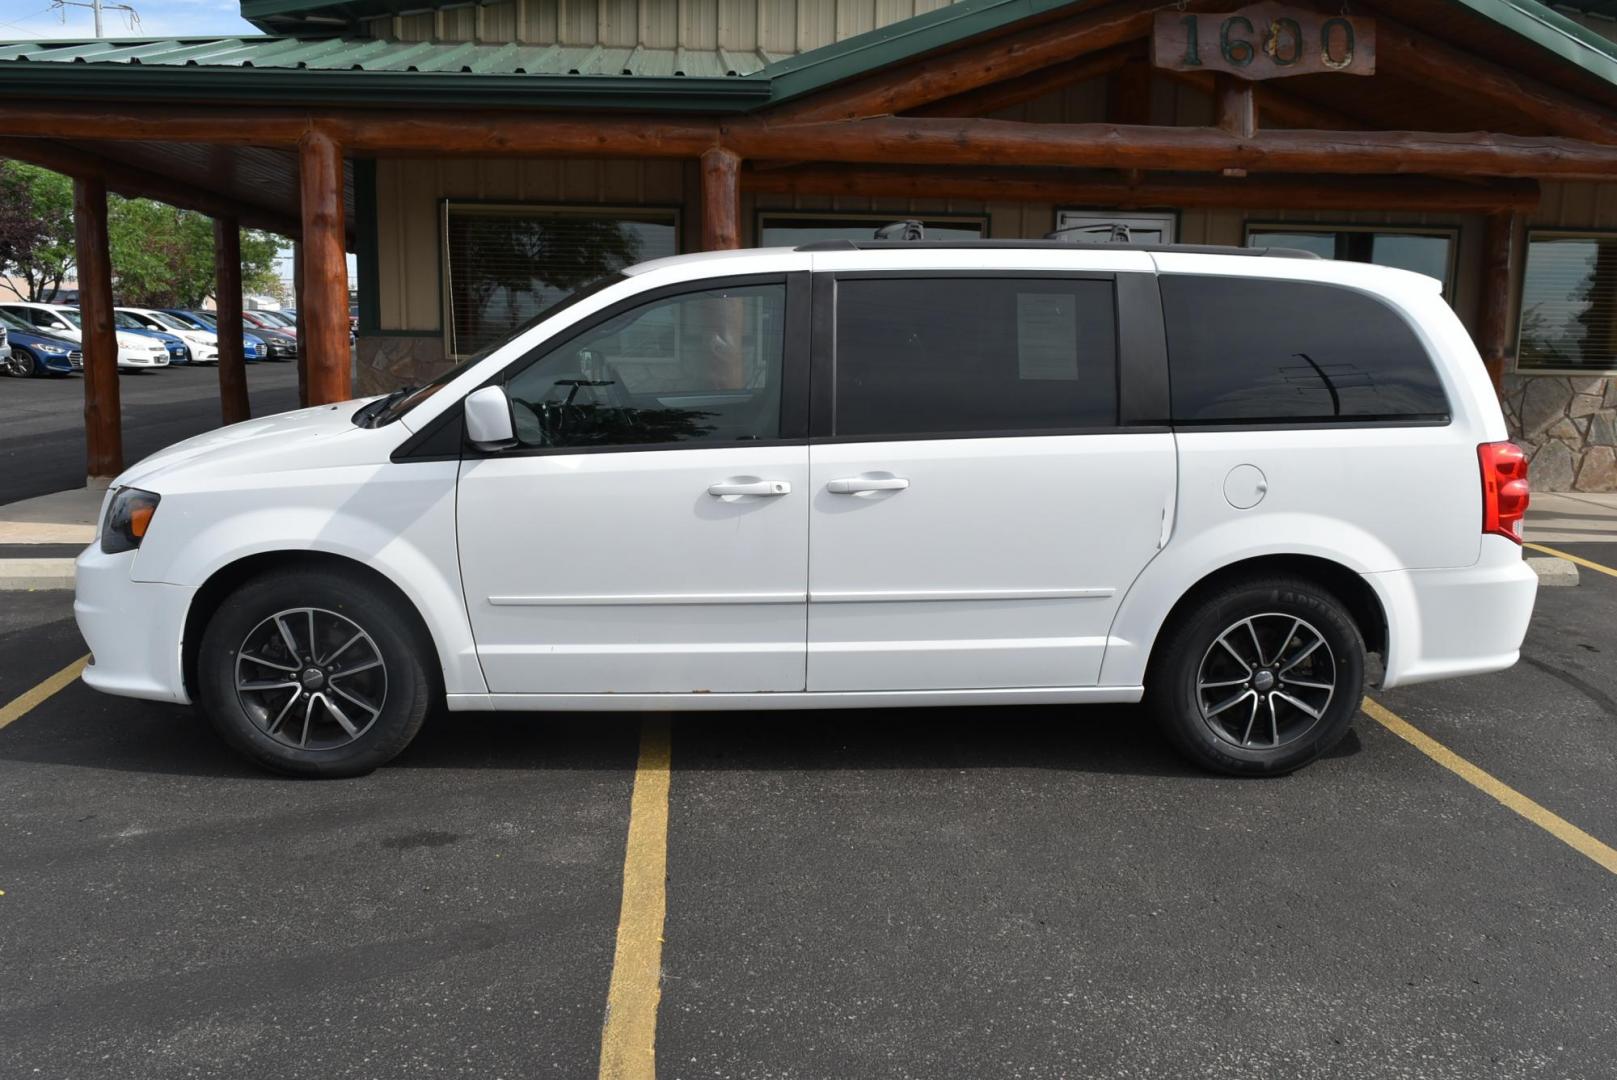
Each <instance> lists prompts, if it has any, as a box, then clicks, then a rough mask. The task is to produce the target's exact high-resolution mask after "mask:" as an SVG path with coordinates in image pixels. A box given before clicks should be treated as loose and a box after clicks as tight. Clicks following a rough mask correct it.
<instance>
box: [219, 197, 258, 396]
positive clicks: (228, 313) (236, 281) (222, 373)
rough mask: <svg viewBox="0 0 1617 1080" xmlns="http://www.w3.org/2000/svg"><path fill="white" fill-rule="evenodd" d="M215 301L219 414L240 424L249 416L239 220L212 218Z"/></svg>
mask: <svg viewBox="0 0 1617 1080" xmlns="http://www.w3.org/2000/svg"><path fill="white" fill-rule="evenodd" d="M213 273H214V289H213V299H214V303H215V304H217V305H218V308H219V311H218V322H219V416H220V419H221V420H222V422H224V423H226V424H239V423H241V422H242V421H243V420H246V419H247V418H248V417H250V416H251V415H252V406H251V405H250V404H249V403H248V401H247V364H246V357H245V356H244V355H243V346H242V325H241V223H240V222H238V221H236V220H235V219H234V218H228V217H216V218H214V219H213Z"/></svg>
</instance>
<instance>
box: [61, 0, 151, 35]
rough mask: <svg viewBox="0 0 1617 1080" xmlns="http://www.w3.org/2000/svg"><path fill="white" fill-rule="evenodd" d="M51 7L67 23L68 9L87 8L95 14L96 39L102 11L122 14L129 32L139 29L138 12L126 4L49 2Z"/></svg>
mask: <svg viewBox="0 0 1617 1080" xmlns="http://www.w3.org/2000/svg"><path fill="white" fill-rule="evenodd" d="M51 7H52V8H54V9H56V10H57V11H60V12H61V13H62V21H63V22H66V21H67V9H68V8H70V7H80V8H89V9H90V10H91V11H92V12H94V14H95V36H96V37H100V36H101V12H102V10H103V9H105V10H107V11H121V12H123V13H124V21H125V22H126V23H128V24H129V29H130V30H138V29H139V28H140V12H138V11H136V10H135V9H134V8H133V7H131V6H130V5H128V4H108V3H104V2H103V0H51Z"/></svg>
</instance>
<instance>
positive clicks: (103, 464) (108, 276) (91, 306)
mask: <svg viewBox="0 0 1617 1080" xmlns="http://www.w3.org/2000/svg"><path fill="white" fill-rule="evenodd" d="M73 231H74V244H75V247H76V254H77V258H78V268H79V318H80V321H81V322H82V323H83V327H84V333H83V342H84V440H85V465H86V469H85V471H86V472H87V473H88V474H89V478H90V479H91V480H98V479H102V480H110V479H112V478H113V477H115V476H117V475H118V474H119V473H121V472H123V469H124V443H123V417H122V414H121V413H120V404H119V401H118V332H117V330H116V329H115V328H114V327H113V323H112V257H111V255H110V254H109V253H108V250H107V184H106V181H105V180H104V179H102V178H101V177H100V176H80V177H76V178H75V179H74V180H73Z"/></svg>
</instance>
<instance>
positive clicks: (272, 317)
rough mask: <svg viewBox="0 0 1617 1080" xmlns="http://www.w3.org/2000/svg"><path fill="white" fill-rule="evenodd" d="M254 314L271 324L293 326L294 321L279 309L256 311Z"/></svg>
mask: <svg viewBox="0 0 1617 1080" xmlns="http://www.w3.org/2000/svg"><path fill="white" fill-rule="evenodd" d="M253 314H255V315H257V316H258V317H259V318H260V319H263V320H264V321H265V322H267V323H269V324H270V325H271V326H291V325H292V321H291V320H290V319H288V318H287V317H286V316H285V315H282V314H281V313H280V312H279V311H255V312H253Z"/></svg>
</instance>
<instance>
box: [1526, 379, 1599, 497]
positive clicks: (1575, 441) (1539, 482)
mask: <svg viewBox="0 0 1617 1080" xmlns="http://www.w3.org/2000/svg"><path fill="white" fill-rule="evenodd" d="M1503 390H1504V406H1505V421H1506V423H1508V424H1509V425H1510V430H1511V433H1512V436H1513V437H1514V438H1515V439H1516V441H1517V442H1519V443H1520V444H1521V445H1522V446H1523V447H1524V448H1526V450H1527V453H1528V469H1527V478H1528V481H1529V483H1530V484H1531V485H1532V487H1533V490H1534V491H1617V379H1607V378H1598V377H1595V378H1590V377H1585V376H1567V375H1506V376H1505V377H1504V387H1503Z"/></svg>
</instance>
